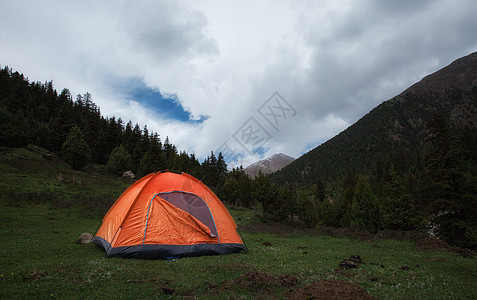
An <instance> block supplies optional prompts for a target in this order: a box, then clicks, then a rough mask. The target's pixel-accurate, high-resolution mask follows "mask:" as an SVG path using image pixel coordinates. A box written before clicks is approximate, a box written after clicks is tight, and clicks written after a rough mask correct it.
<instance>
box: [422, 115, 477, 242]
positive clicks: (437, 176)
mask: <svg viewBox="0 0 477 300" xmlns="http://www.w3.org/2000/svg"><path fill="white" fill-rule="evenodd" d="M428 126H429V138H428V144H429V146H430V150H429V153H428V155H427V159H426V173H425V175H427V176H429V178H430V180H429V182H430V185H429V187H428V190H427V192H428V193H427V195H428V196H429V197H430V199H431V206H430V207H431V212H432V214H433V219H432V222H433V223H434V224H435V228H436V232H437V234H438V235H439V236H440V237H442V238H443V239H444V240H445V241H446V242H448V243H449V244H452V245H457V246H461V247H470V248H475V247H476V246H477V234H476V231H477V230H476V229H477V226H476V225H477V224H476V221H475V218H476V215H477V214H476V206H477V197H476V196H475V194H474V193H473V191H474V190H475V187H476V186H477V185H476V183H475V177H474V176H472V175H471V174H469V173H468V172H467V173H466V172H465V171H466V170H465V169H464V167H463V163H462V160H463V159H462V148H461V144H460V143H459V141H458V140H456V139H453V138H452V137H451V135H450V129H449V125H448V123H447V120H446V119H445V118H444V117H442V116H440V115H437V114H435V115H434V117H433V119H432V121H431V122H430V123H429V124H428Z"/></svg>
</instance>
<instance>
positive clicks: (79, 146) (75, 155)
mask: <svg viewBox="0 0 477 300" xmlns="http://www.w3.org/2000/svg"><path fill="white" fill-rule="evenodd" d="M61 153H62V154H63V158H64V160H65V161H66V162H67V163H68V164H69V165H70V166H71V167H72V168H73V169H74V170H80V169H82V168H83V167H84V166H86V163H87V162H88V160H89V159H90V156H91V150H90V148H89V146H88V144H87V143H86V141H85V140H84V137H83V134H82V133H81V130H80V129H79V128H78V127H77V126H74V127H72V128H71V130H70V133H69V134H68V136H67V137H66V141H65V142H64V143H63V145H62V146H61Z"/></svg>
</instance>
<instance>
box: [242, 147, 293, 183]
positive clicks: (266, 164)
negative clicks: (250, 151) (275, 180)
mask: <svg viewBox="0 0 477 300" xmlns="http://www.w3.org/2000/svg"><path fill="white" fill-rule="evenodd" d="M294 160H295V159H294V158H293V157H291V156H288V155H285V154H283V153H278V154H274V155H272V156H271V157H269V158H266V159H262V160H260V161H258V162H256V163H253V164H251V165H250V166H248V167H246V168H245V169H244V171H245V173H246V174H247V175H249V176H250V177H252V178H253V177H255V176H257V175H258V173H259V172H260V171H262V173H263V174H270V173H273V172H275V171H278V170H281V169H282V168H284V167H285V166H287V165H288V164H289V163H291V162H292V161H294Z"/></svg>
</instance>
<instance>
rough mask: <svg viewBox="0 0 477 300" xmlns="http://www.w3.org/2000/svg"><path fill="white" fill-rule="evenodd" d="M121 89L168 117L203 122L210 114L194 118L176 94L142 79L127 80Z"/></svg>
mask: <svg viewBox="0 0 477 300" xmlns="http://www.w3.org/2000/svg"><path fill="white" fill-rule="evenodd" d="M120 89H123V90H124V92H125V93H126V95H127V96H128V98H129V99H131V100H134V101H137V102H139V103H140V104H141V105H143V106H145V107H147V108H149V109H152V110H154V111H155V112H156V113H158V114H159V115H161V116H162V117H164V118H166V119H173V120H178V121H181V122H189V123H202V122H203V121H205V120H207V119H208V116H200V118H199V119H197V120H194V119H192V115H191V113H190V112H188V111H187V110H185V109H184V107H183V106H182V105H181V104H180V102H179V99H178V97H177V95H176V94H163V93H161V92H160V91H159V90H157V89H154V88H151V87H148V86H147V85H146V84H145V83H144V81H142V80H140V79H129V80H126V82H125V84H123V85H121V87H120Z"/></svg>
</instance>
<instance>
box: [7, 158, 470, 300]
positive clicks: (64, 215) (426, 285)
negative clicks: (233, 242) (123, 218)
mask: <svg viewBox="0 0 477 300" xmlns="http://www.w3.org/2000/svg"><path fill="white" fill-rule="evenodd" d="M5 151H7V154H8V155H5V154H6V153H5ZM34 154H35V152H32V151H26V150H22V149H12V150H3V151H1V152H0V155H1V156H0V171H1V172H2V178H5V180H6V181H3V179H2V182H1V183H0V192H1V195H2V197H1V201H0V299H12V298H13V299H15V298H17V299H18V298H22V299H24V298H39V299H43V298H62V299H70V298H72V299H93V298H95V299H97V298H99V299H131V298H134V299H136V298H178V297H180V298H204V299H215V298H221V299H229V298H245V299H255V298H273V297H276V298H286V297H287V295H289V294H290V293H291V292H292V291H294V290H297V289H299V288H300V287H303V286H306V285H308V284H310V283H313V282H316V281H322V280H326V279H338V280H345V281H349V282H352V283H355V284H358V285H360V286H361V287H363V288H364V289H366V290H367V291H368V293H370V294H371V295H373V296H375V297H377V298H379V299H477V288H476V285H475V282H477V259H476V258H475V257H471V258H464V257H462V256H460V255H459V254H456V253H452V252H447V251H444V250H432V251H420V250H418V249H416V248H415V247H414V245H413V244H412V243H411V242H406V241H396V240H375V241H362V240H359V239H349V238H333V237H328V236H307V235H284V234H281V235H280V234H265V233H248V232H242V234H243V237H244V239H245V241H246V244H247V247H248V249H249V253H247V254H243V253H241V254H232V255H222V256H203V257H193V258H181V259H176V260H174V261H167V260H155V261H147V260H135V259H119V258H113V259H111V258H106V257H105V255H104V251H103V250H102V249H100V248H98V247H96V246H94V245H91V244H89V245H77V244H75V243H74V242H75V240H76V239H77V238H78V237H79V235H80V234H81V233H83V232H90V233H93V232H94V230H95V229H96V228H97V226H98V223H99V222H100V219H101V215H100V214H98V212H95V213H90V211H89V208H88V206H87V205H83V204H81V203H82V202H81V200H82V199H79V198H81V197H92V198H91V199H96V200H98V201H100V200H101V199H102V195H105V196H106V197H112V196H113V195H114V197H117V195H119V194H120V193H121V192H122V191H123V189H124V188H125V186H127V185H126V184H124V183H122V182H121V181H120V180H116V179H114V178H113V177H111V178H110V177H104V179H103V180H102V181H101V182H99V183H97V181H98V179H97V178H98V177H100V176H102V175H101V174H100V173H97V172H93V171H91V172H90V173H85V172H73V171H71V170H69V169H68V167H67V166H66V165H64V164H62V163H61V162H60V161H58V162H55V161H53V162H52V161H48V162H46V161H44V159H42V158H41V156H40V157H39V158H38V157H37V156H34ZM55 164H56V165H55ZM52 165H53V166H52ZM26 170H30V171H31V172H30V171H28V172H27V171H26ZM59 171H61V172H62V174H63V176H64V177H65V178H66V181H67V180H69V179H68V178H72V176H76V178H77V179H76V181H75V182H64V183H59V182H58V181H57V179H56V177H57V175H58V172H59ZM95 178H96V179H95ZM40 181H41V183H40ZM6 182H8V183H6ZM78 182H81V183H78ZM101 183H107V184H108V187H105V188H103V187H102V184H101ZM45 184H46V185H47V186H49V187H50V188H49V189H45V188H44V185H45ZM15 189H17V190H16V191H15V193H14V192H12V191H13V190H15ZM105 190H106V191H105ZM5 191H7V193H5ZM50 194H53V195H54V196H48V195H50ZM108 194H109V195H108ZM26 195H29V196H26ZM38 195H40V196H41V195H43V196H44V197H45V198H51V199H48V200H45V201H40V200H39V199H35V197H36V196H38ZM85 195H86V196H85ZM21 197H23V198H24V199H20V198H21ZM91 199H90V200H91ZM61 201H68V202H69V203H70V205H63V206H62V205H61V204H60V203H61ZM230 211H231V213H232V215H233V216H234V218H235V220H236V221H237V223H238V224H245V223H253V222H256V221H257V220H256V219H255V218H254V212H253V211H252V210H247V209H231V210H230ZM265 242H268V243H267V244H268V245H270V244H269V243H271V246H267V245H264V243H265ZM353 254H358V255H360V256H361V258H362V259H363V261H364V262H365V263H364V264H361V265H359V267H358V268H357V269H352V270H342V269H339V268H338V264H339V263H340V262H341V261H342V260H343V259H345V258H349V257H350V256H351V255H353ZM402 266H409V269H408V270H401V267H402ZM254 272H261V273H266V274H269V275H270V276H275V277H270V278H279V276H281V275H285V274H288V275H289V276H292V277H293V278H295V279H296V281H295V283H294V284H292V285H281V284H280V283H278V282H270V281H264V282H260V281H259V282H257V283H254V282H253V281H252V280H251V279H252V278H251V277H250V276H251V275H250V274H253V273H254ZM249 279H250V280H249Z"/></svg>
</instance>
